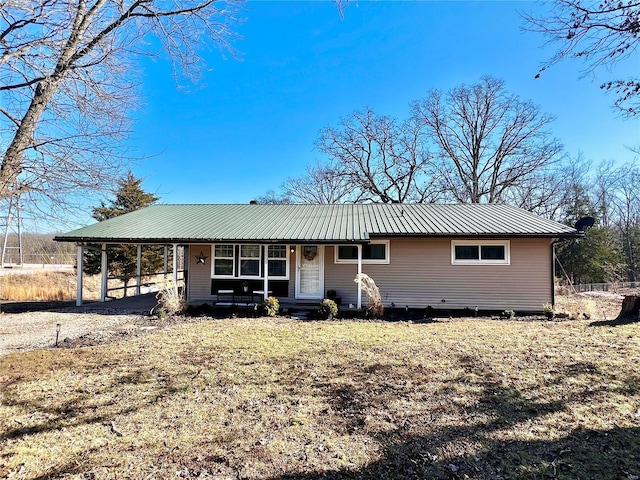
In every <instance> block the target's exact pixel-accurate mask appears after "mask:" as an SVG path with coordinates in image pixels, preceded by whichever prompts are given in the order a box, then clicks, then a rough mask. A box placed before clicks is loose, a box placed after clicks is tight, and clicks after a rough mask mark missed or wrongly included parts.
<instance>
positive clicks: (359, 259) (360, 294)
mask: <svg viewBox="0 0 640 480" xmlns="http://www.w3.org/2000/svg"><path fill="white" fill-rule="evenodd" d="M361 273H362V244H361V243H359V244H358V309H361V308H362V280H360V274H361Z"/></svg>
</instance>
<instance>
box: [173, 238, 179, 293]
mask: <svg viewBox="0 0 640 480" xmlns="http://www.w3.org/2000/svg"><path fill="white" fill-rule="evenodd" d="M173 284H174V285H175V286H176V287H177V286H178V244H177V243H174V244H173Z"/></svg>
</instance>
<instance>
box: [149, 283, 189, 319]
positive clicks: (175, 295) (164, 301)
mask: <svg viewBox="0 0 640 480" xmlns="http://www.w3.org/2000/svg"><path fill="white" fill-rule="evenodd" d="M156 298H157V299H158V305H159V311H158V313H161V312H164V314H166V315H175V314H176V313H180V312H182V311H183V310H184V306H185V299H184V295H183V290H181V289H180V288H178V285H176V283H175V282H174V281H173V279H167V280H166V281H165V282H164V285H163V286H162V288H161V289H160V291H159V292H158V294H157V295H156Z"/></svg>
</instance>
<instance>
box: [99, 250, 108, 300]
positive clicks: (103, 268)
mask: <svg viewBox="0 0 640 480" xmlns="http://www.w3.org/2000/svg"><path fill="white" fill-rule="evenodd" d="M100 250H101V252H100V253H101V255H100V275H101V277H100V280H101V281H100V301H101V302H105V301H106V300H107V277H108V264H107V244H106V243H103V244H102V246H101V248H100Z"/></svg>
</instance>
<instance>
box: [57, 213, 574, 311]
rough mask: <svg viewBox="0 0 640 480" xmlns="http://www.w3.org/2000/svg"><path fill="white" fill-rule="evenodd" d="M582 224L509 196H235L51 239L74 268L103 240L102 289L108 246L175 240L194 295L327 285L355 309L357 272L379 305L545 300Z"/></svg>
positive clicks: (205, 298)
mask: <svg viewBox="0 0 640 480" xmlns="http://www.w3.org/2000/svg"><path fill="white" fill-rule="evenodd" d="M579 235H581V232H578V231H577V230H576V229H574V228H571V227H569V226H566V225H563V224H560V223H557V222H554V221H551V220H547V219H544V218H541V217H539V216H537V215H535V214H533V213H530V212H528V211H525V210H522V209H519V208H515V207H512V206H508V205H488V204H466V205H442V204H334V205H299V204H295V205H291V204H289V205H261V204H242V205H240V204H239V205H153V206H150V207H147V208H143V209H140V210H137V211H135V212H131V213H127V214H125V215H122V216H119V217H115V218H112V219H109V220H106V221H103V222H100V223H97V224H94V225H90V226H87V227H84V228H80V229H78V230H74V231H71V232H68V233H64V234H60V235H58V236H56V237H55V239H56V240H57V241H61V242H75V243H76V244H77V245H78V264H79V266H80V267H82V252H83V249H84V248H85V247H86V246H87V245H95V244H98V245H102V249H103V263H102V266H103V285H104V289H103V296H102V299H103V300H104V299H105V293H106V265H107V262H108V259H107V258H106V256H107V255H106V253H105V251H106V245H109V244H135V245H139V246H140V245H165V246H168V247H169V248H173V252H174V255H173V275H174V276H176V275H177V273H176V272H177V270H178V265H177V263H176V262H177V261H178V260H177V258H178V256H179V255H178V249H180V250H181V251H183V252H184V271H185V272H184V273H185V275H184V288H185V292H186V299H187V301H188V302H190V303H194V304H198V303H205V302H208V303H218V302H219V303H223V302H224V303H229V302H241V301H251V300H253V298H254V297H256V296H257V297H258V300H259V299H260V298H262V297H266V296H268V295H273V296H275V297H278V298H279V299H280V300H281V302H284V303H296V302H306V303H309V302H315V301H320V300H321V299H322V298H325V297H327V291H333V292H331V293H332V294H335V295H336V296H337V297H339V298H340V299H341V302H342V307H343V308H345V307H346V306H351V305H352V306H353V307H354V308H355V307H359V306H360V305H361V304H362V303H363V302H364V303H366V301H367V298H366V295H365V297H364V298H363V293H362V290H361V288H360V285H359V284H358V283H355V282H354V279H355V278H356V275H357V274H358V273H359V272H363V273H366V274H367V275H369V276H370V277H371V278H372V279H373V280H374V281H375V282H376V284H377V285H378V287H379V289H380V294H381V296H382V300H383V302H384V303H385V305H386V306H393V305H395V306H397V307H405V306H408V307H411V308H425V307H427V306H431V307H433V308H445V309H464V308H471V309H475V308H476V307H477V308H478V309H480V310H507V309H508V310H511V309H512V310H516V311H535V312H539V311H541V310H542V305H543V304H545V303H552V304H553V303H554V263H555V262H554V253H553V249H554V242H556V241H557V240H558V239H562V238H571V237H576V236H579ZM138 252H140V248H139V249H138ZM165 252H166V248H165ZM81 272H82V268H78V276H79V282H78V285H79V289H78V290H79V298H78V303H79V304H80V303H81V302H82V293H81V285H82V273H81ZM176 278H177V276H176ZM138 280H139V279H138ZM334 292H335V293H334Z"/></svg>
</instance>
